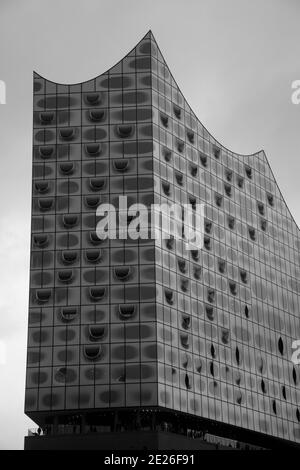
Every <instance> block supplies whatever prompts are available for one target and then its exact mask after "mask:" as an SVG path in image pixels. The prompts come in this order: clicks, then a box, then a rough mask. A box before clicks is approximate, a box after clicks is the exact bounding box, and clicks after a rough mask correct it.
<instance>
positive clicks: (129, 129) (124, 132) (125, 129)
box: [117, 124, 134, 139]
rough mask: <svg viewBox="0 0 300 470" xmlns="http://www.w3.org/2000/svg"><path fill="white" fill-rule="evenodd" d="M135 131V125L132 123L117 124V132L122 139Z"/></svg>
mask: <svg viewBox="0 0 300 470" xmlns="http://www.w3.org/2000/svg"><path fill="white" fill-rule="evenodd" d="M133 131H134V127H133V126H130V125H125V124H122V125H118V126H117V134H118V136H119V137H121V138H122V139H125V138H126V137H131V136H132V134H133Z"/></svg>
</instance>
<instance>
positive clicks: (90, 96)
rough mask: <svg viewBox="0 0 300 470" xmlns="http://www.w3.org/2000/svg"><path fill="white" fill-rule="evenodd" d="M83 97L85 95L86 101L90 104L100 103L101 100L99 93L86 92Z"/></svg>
mask: <svg viewBox="0 0 300 470" xmlns="http://www.w3.org/2000/svg"><path fill="white" fill-rule="evenodd" d="M84 97H85V101H86V103H87V104H89V105H92V106H95V105H97V104H100V102H101V99H100V94H99V93H86V95H85V96H84Z"/></svg>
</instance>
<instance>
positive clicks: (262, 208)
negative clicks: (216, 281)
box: [257, 201, 265, 215]
mask: <svg viewBox="0 0 300 470" xmlns="http://www.w3.org/2000/svg"><path fill="white" fill-rule="evenodd" d="M257 209H258V212H259V213H260V215H264V214H265V206H264V205H263V203H262V202H260V201H257Z"/></svg>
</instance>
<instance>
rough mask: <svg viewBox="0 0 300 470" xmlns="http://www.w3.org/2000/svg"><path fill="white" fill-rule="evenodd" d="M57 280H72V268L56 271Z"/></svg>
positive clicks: (66, 281) (64, 281) (66, 282)
mask: <svg viewBox="0 0 300 470" xmlns="http://www.w3.org/2000/svg"><path fill="white" fill-rule="evenodd" d="M58 280H59V281H60V282H63V283H65V284H69V283H70V282H72V280H73V271H72V269H68V270H67V269H65V270H64V271H58Z"/></svg>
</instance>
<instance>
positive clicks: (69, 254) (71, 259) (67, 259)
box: [61, 250, 78, 264]
mask: <svg viewBox="0 0 300 470" xmlns="http://www.w3.org/2000/svg"><path fill="white" fill-rule="evenodd" d="M61 259H62V262H63V263H64V264H74V263H75V262H76V261H77V259H78V253H77V251H71V250H68V251H62V253H61Z"/></svg>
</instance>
